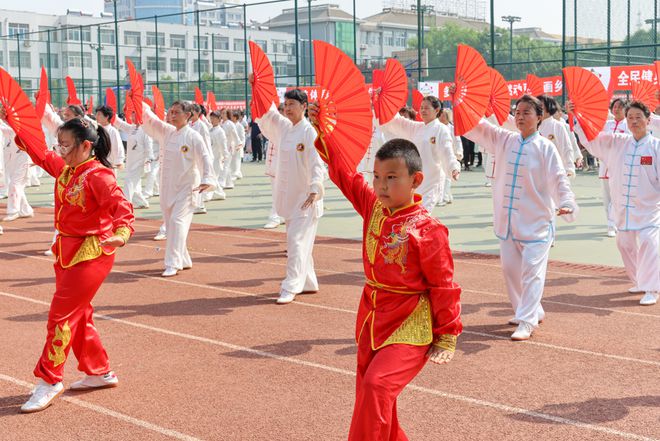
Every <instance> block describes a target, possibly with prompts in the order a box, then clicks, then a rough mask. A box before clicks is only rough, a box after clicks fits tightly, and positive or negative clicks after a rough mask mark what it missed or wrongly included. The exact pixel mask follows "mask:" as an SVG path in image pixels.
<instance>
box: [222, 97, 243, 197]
mask: <svg viewBox="0 0 660 441" xmlns="http://www.w3.org/2000/svg"><path fill="white" fill-rule="evenodd" d="M220 114H221V115H222V129H223V130H224V131H225V136H226V137H227V144H228V146H229V151H230V152H231V155H229V157H228V158H226V159H225V163H224V164H223V166H222V176H221V177H220V183H221V184H222V187H223V188H224V189H225V190H231V189H232V188H234V179H233V178H232V164H233V163H234V162H235V157H236V155H237V154H239V153H238V152H239V151H240V149H241V147H240V143H241V142H240V139H239V137H238V131H237V127H236V124H234V122H233V121H232V120H231V110H228V109H222V110H221V111H220ZM239 161H240V158H239Z"/></svg>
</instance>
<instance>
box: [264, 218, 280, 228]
mask: <svg viewBox="0 0 660 441" xmlns="http://www.w3.org/2000/svg"><path fill="white" fill-rule="evenodd" d="M279 226H280V222H279V221H275V220H269V221H268V222H267V223H266V225H264V228H265V229H266V230H272V229H273V228H277V227H279Z"/></svg>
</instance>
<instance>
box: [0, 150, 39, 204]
mask: <svg viewBox="0 0 660 441" xmlns="http://www.w3.org/2000/svg"><path fill="white" fill-rule="evenodd" d="M4 155H5V156H4V159H5V168H6V174H7V175H6V178H7V197H8V199H7V214H8V215H12V214H16V213H18V215H19V216H30V215H31V214H33V213H34V210H32V207H31V206H30V204H29V203H28V200H27V196H26V195H25V186H26V185H27V184H28V179H29V172H30V158H29V156H28V155H27V153H25V152H22V151H21V152H16V151H15V150H14V149H13V148H11V147H8V148H5V151H4Z"/></svg>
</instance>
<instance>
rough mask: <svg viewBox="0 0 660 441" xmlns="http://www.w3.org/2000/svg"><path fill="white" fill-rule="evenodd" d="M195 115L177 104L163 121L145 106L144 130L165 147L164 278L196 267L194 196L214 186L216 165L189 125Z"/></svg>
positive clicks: (183, 104)
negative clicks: (191, 237)
mask: <svg viewBox="0 0 660 441" xmlns="http://www.w3.org/2000/svg"><path fill="white" fill-rule="evenodd" d="M191 115H192V110H191V108H190V104H189V103H187V102H183V101H175V102H174V103H173V104H172V106H171V107H170V109H169V111H168V112H167V122H163V121H161V120H160V119H158V117H157V116H156V115H155V114H154V113H153V112H152V111H151V109H150V108H149V106H148V105H147V104H146V103H143V114H142V118H143V120H144V124H143V125H142V128H143V129H144V131H145V132H146V133H147V135H149V136H151V137H152V138H154V139H155V140H157V141H158V144H159V145H160V148H161V158H162V164H161V183H160V205H161V209H162V210H163V217H164V219H165V225H166V229H167V243H166V246H165V271H163V277H171V276H174V275H176V274H177V273H178V272H179V271H180V270H182V269H188V268H192V260H191V259H190V254H189V253H188V248H187V246H186V241H187V239H188V231H189V230H190V224H191V223H192V217H193V210H194V204H193V195H194V194H195V193H196V192H203V191H205V190H209V189H212V187H213V163H212V161H211V158H210V157H209V154H208V151H207V149H206V146H205V145H204V140H203V139H202V137H201V135H200V134H199V133H197V132H196V131H195V130H193V129H192V128H191V127H190V126H189V125H188V120H189V119H190V117H191ZM200 176H201V184H200V183H199V182H200Z"/></svg>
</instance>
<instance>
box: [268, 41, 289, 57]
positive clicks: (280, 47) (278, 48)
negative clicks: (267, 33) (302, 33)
mask: <svg viewBox="0 0 660 441" xmlns="http://www.w3.org/2000/svg"><path fill="white" fill-rule="evenodd" d="M271 44H272V48H273V50H272V52H274V53H276V54H284V53H286V41H285V40H273V41H271Z"/></svg>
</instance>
